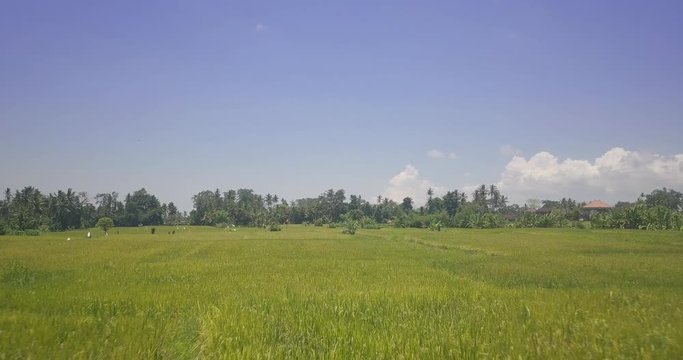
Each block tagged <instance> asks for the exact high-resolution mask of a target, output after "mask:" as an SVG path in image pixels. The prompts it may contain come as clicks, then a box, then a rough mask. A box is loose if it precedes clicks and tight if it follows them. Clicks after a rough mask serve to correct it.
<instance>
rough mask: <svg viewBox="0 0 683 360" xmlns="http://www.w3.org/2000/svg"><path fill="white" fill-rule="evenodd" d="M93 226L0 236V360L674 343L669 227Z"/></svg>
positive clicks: (677, 266)
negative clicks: (353, 230) (351, 229)
mask: <svg viewBox="0 0 683 360" xmlns="http://www.w3.org/2000/svg"><path fill="white" fill-rule="evenodd" d="M173 230H175V231H176V233H175V234H171V233H170V232H171V231H173ZM93 233H94V234H95V236H94V238H93V239H91V240H87V239H86V238H85V231H78V232H66V233H52V234H44V235H40V236H36V237H32V236H23V237H12V236H2V237H0V359H14V358H17V359H27V358H36V359H45V358H120V359H131V358H145V359H148V358H171V359H183V358H185V359H187V358H338V359H375V358H386V359H396V358H421V359H432V358H458V359H474V358H515V359H516V358H538V359H548V358H575V359H591V358H611V359H617V358H644V359H649V358H657V359H681V358H683V232H651V231H606V230H605V231H598V230H577V229H574V230H561V229H548V230H539V229H498V230H465V229H448V230H445V231H442V232H430V231H428V230H420V229H390V228H385V229H380V230H359V232H358V233H357V234H356V235H353V236H352V235H344V234H341V231H340V229H330V228H322V227H303V226H285V227H283V230H282V231H280V232H269V231H266V230H263V229H241V228H240V229H237V231H226V230H223V229H215V228H197V227H192V228H188V229H187V230H183V228H179V229H177V230H176V228H175V227H173V228H170V227H158V228H157V229H156V234H154V235H152V234H150V229H149V228H133V229H114V230H112V231H110V234H111V235H110V236H109V237H104V236H102V233H101V231H99V230H93ZM67 237H70V238H71V240H70V241H67V240H66V239H67Z"/></svg>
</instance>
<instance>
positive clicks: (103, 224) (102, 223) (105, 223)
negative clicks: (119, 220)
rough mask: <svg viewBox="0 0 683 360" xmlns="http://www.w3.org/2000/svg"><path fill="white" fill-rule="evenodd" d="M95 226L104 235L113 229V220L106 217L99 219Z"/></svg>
mask: <svg viewBox="0 0 683 360" xmlns="http://www.w3.org/2000/svg"><path fill="white" fill-rule="evenodd" d="M96 226H97V227H98V228H100V229H102V231H104V232H105V233H106V232H107V231H109V229H111V228H112V227H114V220H112V219H111V218H110V217H107V216H105V217H101V218H100V219H99V220H97V224H96Z"/></svg>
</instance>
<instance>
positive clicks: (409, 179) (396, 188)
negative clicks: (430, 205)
mask: <svg viewBox="0 0 683 360" xmlns="http://www.w3.org/2000/svg"><path fill="white" fill-rule="evenodd" d="M429 188H432V189H433V190H434V192H435V193H438V192H440V191H441V190H442V189H441V188H440V187H438V186H435V185H434V184H433V183H432V182H431V181H429V180H426V179H422V178H421V177H420V172H419V171H418V170H417V169H416V168H415V167H414V166H412V165H406V167H405V169H403V171H401V172H400V173H398V174H396V175H395V176H394V177H392V178H391V180H389V187H388V188H386V190H384V197H385V198H387V199H391V200H394V201H396V202H398V203H400V202H401V201H403V198H405V197H410V198H412V199H413V205H415V206H421V205H424V204H425V203H426V202H427V190H428V189H429Z"/></svg>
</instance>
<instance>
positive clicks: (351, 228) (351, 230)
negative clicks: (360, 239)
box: [342, 220, 359, 235]
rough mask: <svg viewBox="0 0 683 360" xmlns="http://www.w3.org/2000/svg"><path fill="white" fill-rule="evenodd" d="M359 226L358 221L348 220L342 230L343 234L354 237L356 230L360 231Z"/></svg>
mask: <svg viewBox="0 0 683 360" xmlns="http://www.w3.org/2000/svg"><path fill="white" fill-rule="evenodd" d="M358 226H359V224H358V221H355V220H347V221H346V222H344V229H343V230H342V234H349V235H353V234H355V233H356V230H358Z"/></svg>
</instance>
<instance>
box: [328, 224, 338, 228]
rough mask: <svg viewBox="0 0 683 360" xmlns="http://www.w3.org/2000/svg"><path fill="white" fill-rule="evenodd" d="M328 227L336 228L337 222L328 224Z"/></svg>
mask: <svg viewBox="0 0 683 360" xmlns="http://www.w3.org/2000/svg"><path fill="white" fill-rule="evenodd" d="M327 227H328V228H330V229H335V228H336V227H337V224H335V223H329V224H327Z"/></svg>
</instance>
